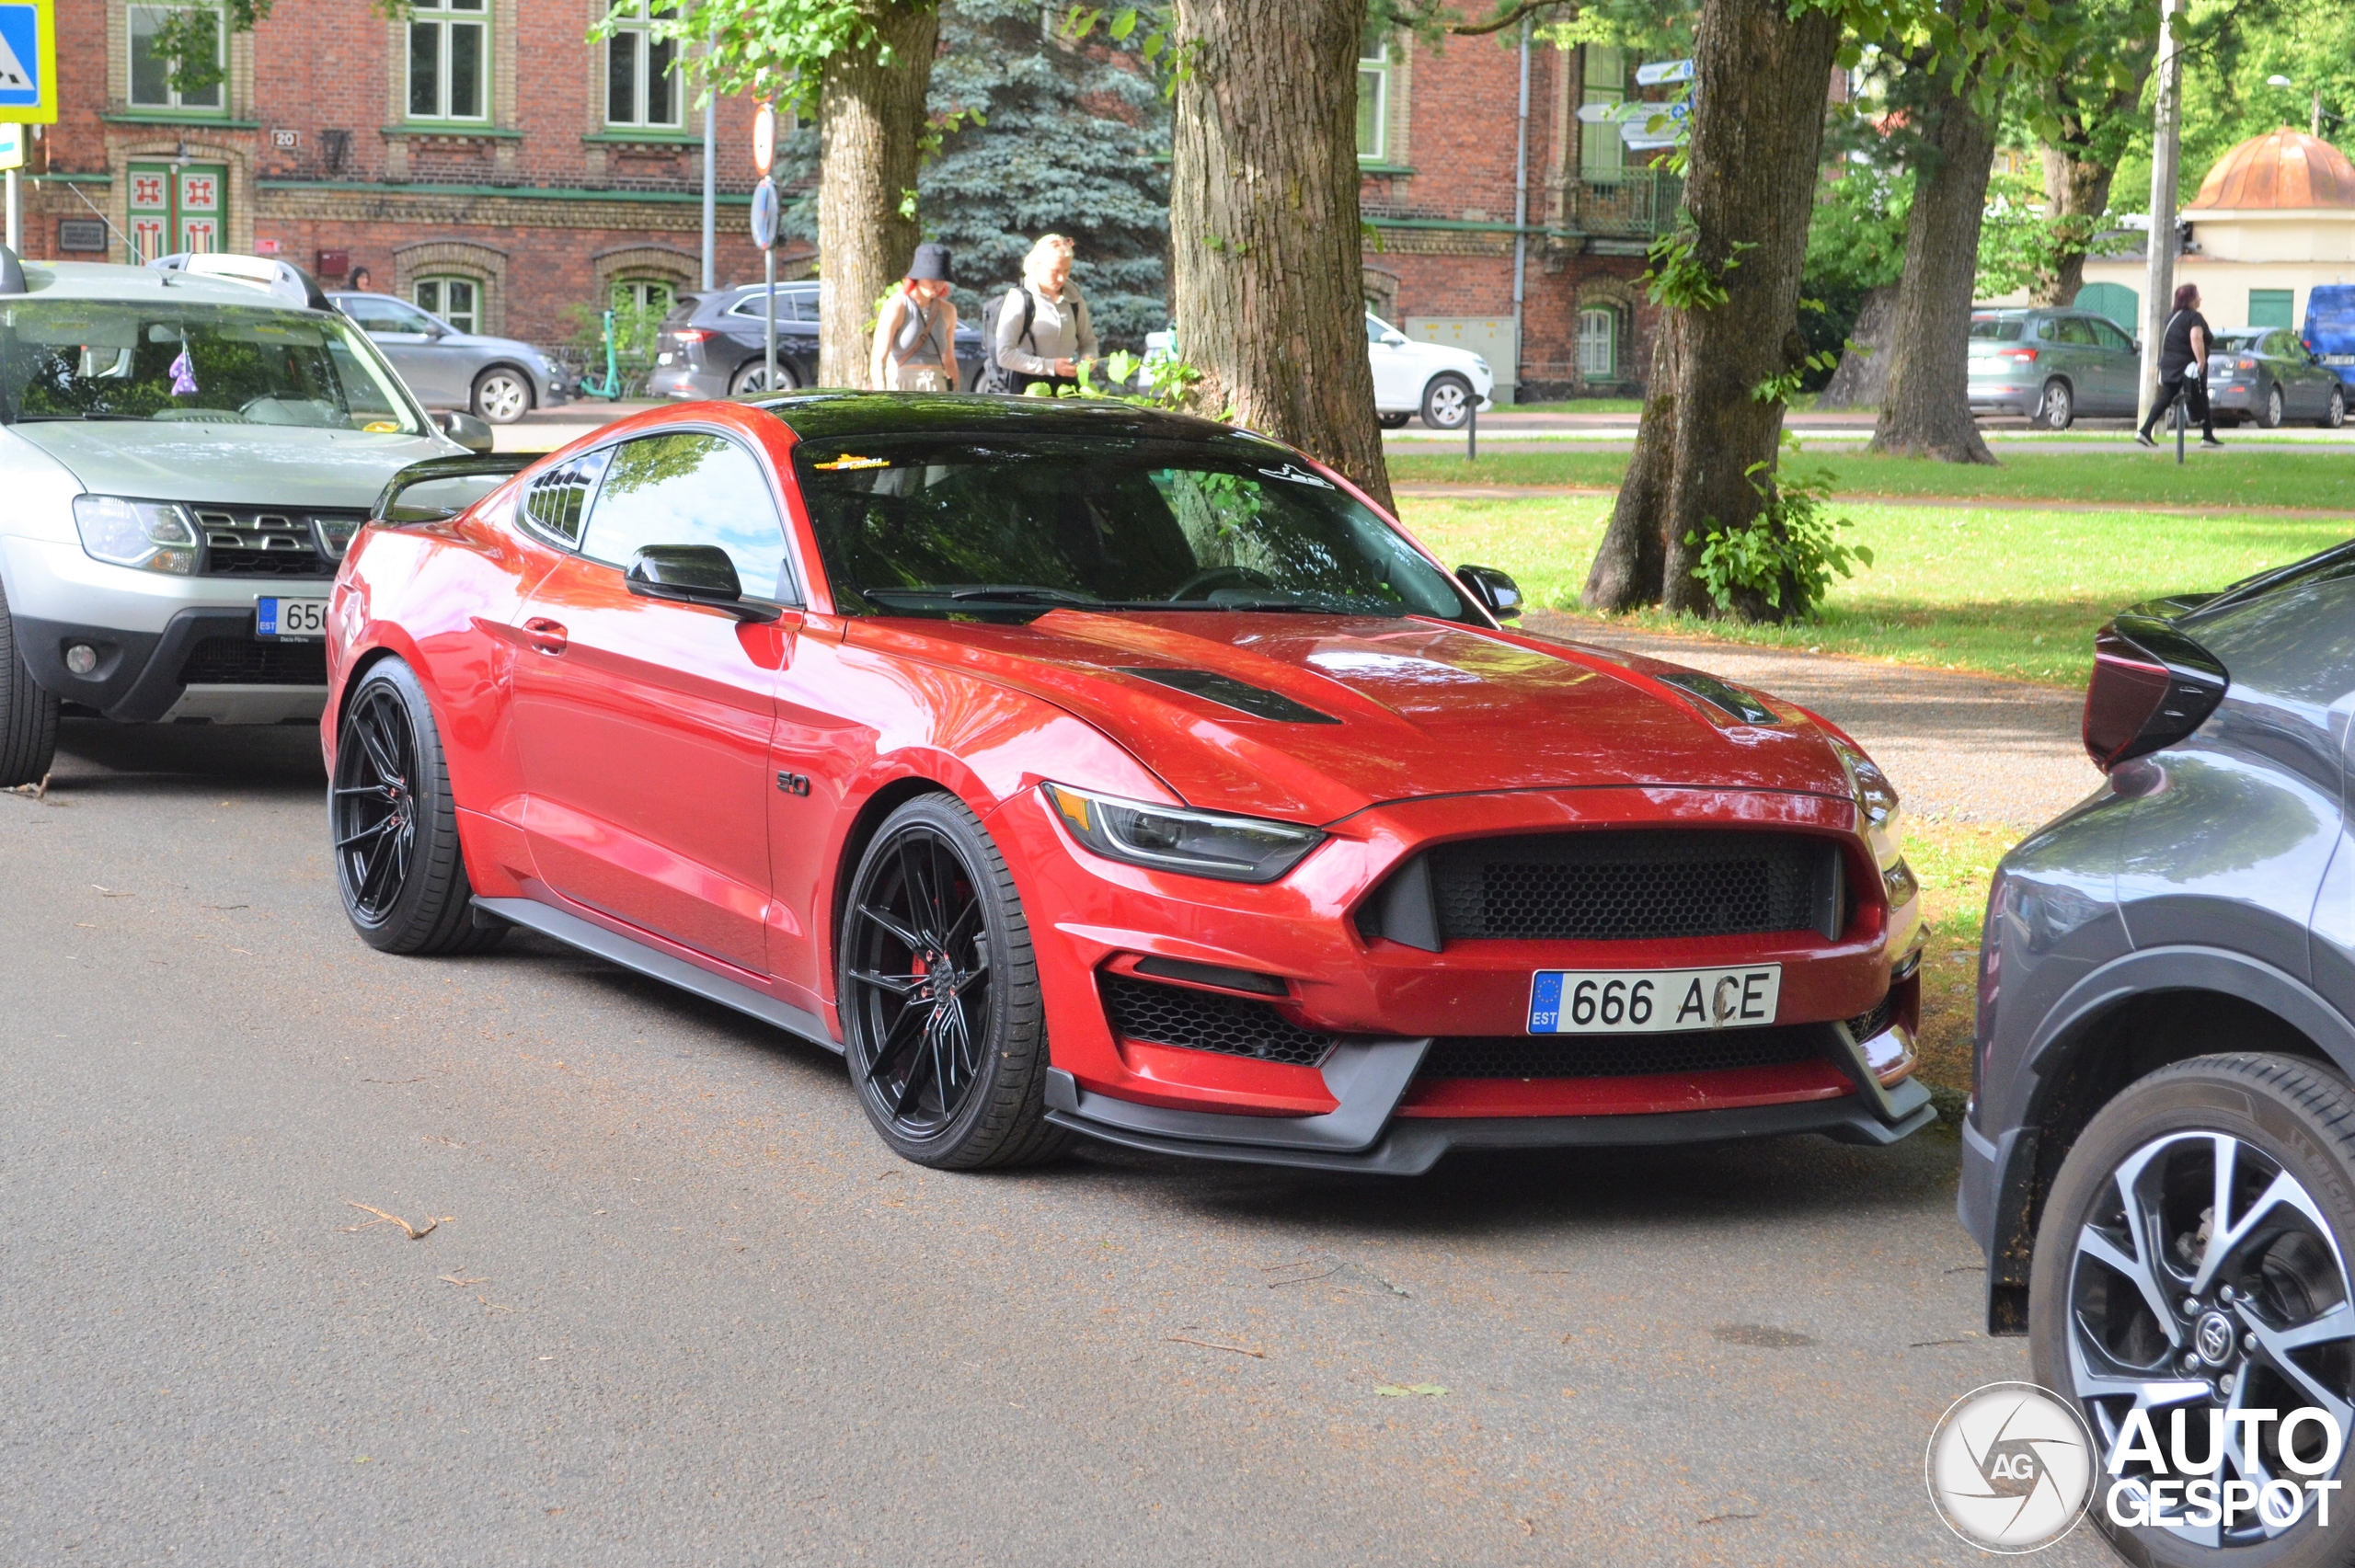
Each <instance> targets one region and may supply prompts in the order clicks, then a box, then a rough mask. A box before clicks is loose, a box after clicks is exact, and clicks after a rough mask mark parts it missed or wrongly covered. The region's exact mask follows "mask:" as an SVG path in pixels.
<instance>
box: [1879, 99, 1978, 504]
mask: <svg viewBox="0 0 2355 1568" xmlns="http://www.w3.org/2000/svg"><path fill="white" fill-rule="evenodd" d="M1923 132H1924V136H1923V153H1922V158H1921V162H1920V164H1919V166H1917V167H1916V169H1915V172H1914V176H1913V212H1912V214H1911V215H1910V216H1909V217H1908V218H1907V220H1906V225H1905V275H1904V277H1903V278H1902V279H1901V280H1899V282H1898V285H1897V320H1896V324H1895V331H1894V334H1893V336H1892V338H1891V341H1890V355H1889V384H1888V386H1887V388H1886V389H1885V390H1884V391H1883V393H1882V395H1881V400H1880V419H1879V421H1878V424H1877V425H1876V426H1875V427H1874V429H1873V440H1872V445H1871V447H1870V448H1869V450H1870V451H1873V452H1893V453H1897V454H1899V455H1901V456H1907V457H1935V458H1937V459H1939V460H1940V461H1942V462H1947V463H1993V462H1994V461H1995V457H1994V454H1993V452H1989V451H1988V450H1987V442H1986V441H1984V440H1983V439H1982V437H1981V436H1980V434H1979V426H1978V423H1977V421H1975V420H1974V419H1972V418H1971V417H1970V302H1971V295H1972V293H1973V292H1975V291H1976V289H1977V287H1978V280H1979V223H1980V219H1981V218H1982V215H1983V214H1984V213H1985V212H1986V207H1987V175H1988V171H1989V170H1990V169H1991V168H1992V167H1993V165H1994V161H1995V138H1994V135H1993V128H1992V127H1990V126H1989V125H1988V123H1987V121H1986V120H1984V119H1983V118H1982V117H1981V116H1980V114H1979V112H1978V111H1977V110H1976V109H1972V108H1971V107H1970V103H1969V102H1968V101H1967V100H1966V99H1964V98H1963V97H1959V96H1958V95H1957V94H1956V93H1955V92H1954V90H1953V86H1952V84H1951V83H1950V82H1948V81H1947V79H1946V78H1944V77H1940V78H1938V79H1937V80H1936V81H1935V82H1933V83H1932V84H1931V86H1930V90H1929V92H1928V94H1927V95H1926V99H1925V102H1924V110H1923Z"/></svg>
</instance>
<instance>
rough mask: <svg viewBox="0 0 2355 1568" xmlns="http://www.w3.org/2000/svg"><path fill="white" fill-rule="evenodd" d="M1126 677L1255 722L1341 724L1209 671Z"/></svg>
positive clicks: (1130, 671)
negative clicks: (1167, 689) (1219, 707)
mask: <svg viewBox="0 0 2355 1568" xmlns="http://www.w3.org/2000/svg"><path fill="white" fill-rule="evenodd" d="M1120 673H1121V674H1123V675H1133V676H1135V677H1136V678H1137V679H1138V680H1140V681H1152V682H1153V683H1154V684H1155V685H1156V686H1166V687H1168V688H1170V689H1171V690H1172V691H1176V692H1185V693H1186V694H1187V695H1188V696H1189V697H1200V698H1201V699H1202V701H1204V702H1206V703H1216V704H1219V706H1221V707H1223V708H1233V709H1234V710H1235V712H1237V713H1245V714H1249V715H1251V716H1252V717H1253V718H1264V719H1272V720H1274V721H1275V722H1276V723H1278V724H1338V723H1340V722H1341V721H1340V720H1339V719H1337V718H1335V717H1334V716H1333V715H1330V714H1320V713H1318V712H1317V711H1316V710H1315V708H1311V707H1304V706H1302V705H1301V704H1298V703H1295V702H1293V701H1292V699H1291V698H1290V697H1287V696H1285V695H1284V694H1283V693H1282V692H1270V691H1269V690H1268V689H1267V688H1266V687H1264V686H1253V685H1250V684H1247V683H1246V682H1245V681H1237V680H1236V679H1235V677H1234V676H1232V675H1220V674H1217V673H1215V672H1213V671H1212V670H1161V669H1153V668H1147V667H1143V666H1139V667H1135V668H1124V669H1122V670H1120Z"/></svg>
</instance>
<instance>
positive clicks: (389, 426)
mask: <svg viewBox="0 0 2355 1568" xmlns="http://www.w3.org/2000/svg"><path fill="white" fill-rule="evenodd" d="M360 428H361V429H363V430H365V431H367V432H368V433H369V434H370V435H372V436H396V435H399V434H400V433H401V428H400V427H399V426H398V425H396V424H395V423H393V422H392V421H391V420H390V419H378V420H376V421H375V422H374V423H373V424H368V425H362V426H361V427H360Z"/></svg>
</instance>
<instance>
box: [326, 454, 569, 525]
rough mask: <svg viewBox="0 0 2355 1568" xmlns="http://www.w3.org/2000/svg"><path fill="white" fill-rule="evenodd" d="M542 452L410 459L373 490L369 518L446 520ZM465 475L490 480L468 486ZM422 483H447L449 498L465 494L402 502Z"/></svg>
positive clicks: (386, 519) (532, 461)
mask: <svg viewBox="0 0 2355 1568" xmlns="http://www.w3.org/2000/svg"><path fill="white" fill-rule="evenodd" d="M546 455H547V454H546V452H471V453H468V454H467V455H466V456H465V457H429V458H427V459H426V460H425V461H424V462H422V463H412V464H409V465H408V467H407V468H404V469H402V470H401V471H400V472H399V473H397V474H396V475H393V476H392V478H391V479H390V480H388V481H387V482H386V483H385V487H384V489H383V490H381V491H379V492H378V493H377V496H376V504H375V505H374V506H373V507H372V508H370V509H369V512H368V516H369V519H370V521H376V522H394V523H399V522H442V521H447V520H448V519H451V518H454V517H455V516H457V515H458V514H459V513H460V512H462V511H464V510H465V509H466V508H468V507H470V506H472V505H474V504H475V502H477V501H478V500H480V499H482V498H483V497H485V496H487V495H488V494H489V493H490V492H491V491H493V490H495V489H497V488H498V487H499V484H498V483H497V482H503V481H505V480H507V479H509V478H511V477H512V476H514V475H517V474H521V473H522V472H523V470H524V469H526V468H529V467H530V466H531V465H532V464H534V463H537V462H538V461H539V460H540V459H541V458H543V457H545V456H546ZM468 479H473V480H477V481H481V480H490V481H494V483H489V484H479V483H478V484H477V485H475V486H466V485H465V484H464V483H463V481H465V480H468ZM425 485H447V486H449V489H450V498H451V499H456V498H459V497H464V499H462V500H457V504H456V505H454V506H453V505H449V504H447V502H445V501H444V500H443V499H442V498H438V497H436V498H421V499H420V500H418V501H414V502H410V503H409V504H408V505H407V506H404V505H402V500H401V498H402V497H404V496H405V495H407V494H408V492H409V491H411V490H414V489H417V488H418V487H419V486H425ZM469 490H471V494H469V493H468V492H469Z"/></svg>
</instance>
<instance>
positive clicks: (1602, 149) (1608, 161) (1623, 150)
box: [1579, 44, 1627, 185]
mask: <svg viewBox="0 0 2355 1568" xmlns="http://www.w3.org/2000/svg"><path fill="white" fill-rule="evenodd" d="M1585 82H1586V86H1585V89H1584V93H1583V97H1584V98H1585V101H1586V102H1588V103H1590V104H1607V105H1609V106H1611V107H1612V108H1613V109H1616V108H1618V106H1619V105H1621V104H1623V103H1626V101H1627V52H1626V51H1625V50H1622V49H1605V48H1603V47H1602V46H1601V45H1600V44H1589V45H1587V46H1586V74H1585ZM1626 166H1627V144H1626V143H1625V142H1623V141H1621V140H1620V139H1619V126H1618V122H1617V121H1616V120H1588V119H1586V118H1585V117H1584V116H1580V120H1579V173H1580V175H1581V176H1582V177H1585V178H1587V179H1590V180H1595V181H1599V182H1601V183H1603V184H1606V185H1607V184H1610V183H1611V182H1613V181H1614V180H1616V179H1618V178H1619V177H1620V176H1621V175H1622V174H1623V173H1624V172H1625V171H1626Z"/></svg>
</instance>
